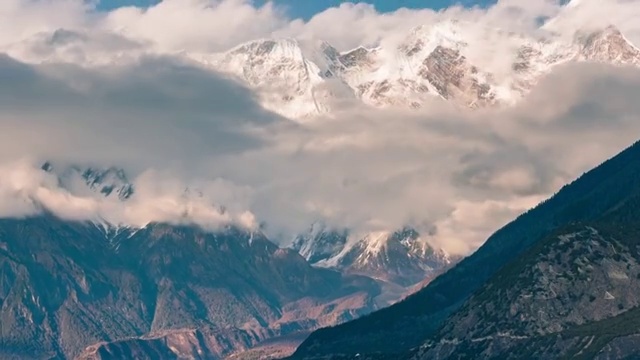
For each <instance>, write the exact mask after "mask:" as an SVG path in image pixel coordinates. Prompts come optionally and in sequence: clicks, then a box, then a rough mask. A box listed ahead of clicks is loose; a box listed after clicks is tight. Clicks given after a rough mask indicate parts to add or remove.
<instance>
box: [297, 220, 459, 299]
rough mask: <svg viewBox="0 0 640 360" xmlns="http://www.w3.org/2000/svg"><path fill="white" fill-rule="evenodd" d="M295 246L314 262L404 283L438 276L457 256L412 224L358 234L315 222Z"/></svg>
mask: <svg viewBox="0 0 640 360" xmlns="http://www.w3.org/2000/svg"><path fill="white" fill-rule="evenodd" d="M291 247H292V248H293V249H295V250H296V251H298V252H299V253H300V254H301V255H302V256H303V257H305V258H306V259H307V260H308V261H309V262H310V263H311V264H314V265H317V266H321V267H329V268H335V269H338V270H340V271H343V272H346V273H351V274H358V275H365V276H369V277H372V278H375V279H378V280H381V281H385V282H390V283H393V284H396V285H400V286H402V287H409V286H412V285H415V284H417V283H419V282H421V281H424V280H425V279H430V278H432V277H435V276H436V275H438V274H439V273H440V272H441V271H443V269H445V268H446V267H448V266H449V265H451V264H452V263H453V262H455V260H456V259H452V258H451V257H450V256H449V255H448V254H447V253H446V252H444V251H443V250H441V249H435V248H433V247H432V246H431V245H429V244H428V243H427V242H426V241H425V240H424V238H422V237H421V234H420V233H418V232H417V231H416V230H414V229H412V228H409V227H407V228H404V229H401V230H398V231H394V232H390V231H379V232H371V233H366V234H360V235H356V234H349V232H348V231H336V230H331V229H328V228H326V227H324V226H322V225H319V224H314V226H312V227H311V228H310V229H309V232H307V233H304V234H301V235H299V236H297V237H296V239H295V240H294V242H293V244H292V245H291Z"/></svg>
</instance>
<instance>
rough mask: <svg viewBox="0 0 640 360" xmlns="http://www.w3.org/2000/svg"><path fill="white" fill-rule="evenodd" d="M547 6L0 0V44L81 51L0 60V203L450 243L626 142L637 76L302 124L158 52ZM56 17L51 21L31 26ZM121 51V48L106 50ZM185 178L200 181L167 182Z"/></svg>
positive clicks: (511, 20)
mask: <svg viewBox="0 0 640 360" xmlns="http://www.w3.org/2000/svg"><path fill="white" fill-rule="evenodd" d="M586 1H587V0H584V2H586ZM607 2H608V3H611V4H614V5H615V6H614V7H613V9H614V10H610V8H608V7H607V8H606V9H607V10H606V11H607V12H611V14H609V15H611V17H610V18H612V19H616V21H620V24H621V27H622V28H623V29H624V27H626V29H627V31H628V32H629V34H631V35H630V36H634V35H633V34H634V31H636V30H634V29H635V27H636V26H637V25H635V24H634V23H631V22H629V21H625V19H626V18H625V14H623V13H622V12H623V11H624V12H625V13H626V14H627V15H628V14H632V15H633V14H636V12H634V11H636V10H637V9H638V8H640V6H638V2H628V1H627V2H623V1H614V0H608V1H607ZM585 9H586V10H581V11H584V14H583V15H580V13H577V12H576V13H573V15H571V14H569V15H563V16H572V17H573V19H575V20H572V21H576V22H579V21H590V20H589V19H591V16H592V15H589V14H591V12H592V8H591V5H588V7H585ZM616 9H617V10H616ZM560 11H561V8H560V7H559V6H557V4H554V3H553V2H550V1H523V0H520V1H517V0H509V1H506V0H503V1H501V2H500V3H499V4H498V5H497V6H495V7H492V8H490V9H462V8H452V9H449V10H446V11H444V12H441V13H436V12H433V11H430V10H423V11H409V10H401V11H397V12H395V13H391V14H379V13H377V12H375V11H374V10H373V8H371V7H370V6H368V5H364V4H358V5H352V4H343V5H342V6H340V7H339V8H335V9H331V10H328V11H327V12H325V13H322V14H319V15H317V16H316V17H314V18H313V19H311V20H310V21H309V22H307V23H304V22H302V21H300V20H295V21H290V20H288V19H286V17H285V16H284V15H283V13H282V12H281V11H280V10H278V9H276V8H274V7H273V6H272V5H265V6H264V7H261V8H256V7H253V6H251V5H250V3H248V2H246V1H238V0H233V1H231V0H228V1H204V0H198V1H196V0H192V1H179V0H170V1H165V2H164V3H161V4H160V5H157V6H155V7H152V8H150V9H148V10H141V9H136V8H126V9H120V10H117V11H115V12H111V13H106V14H105V13H99V12H96V11H95V10H93V9H92V8H91V7H87V6H86V5H84V4H83V3H82V2H80V1H71V0H69V1H63V2H58V1H43V0H39V1H35V0H34V1H17V0H10V1H8V2H2V4H0V24H2V25H0V26H1V28H0V30H2V29H5V28H6V29H5V30H6V31H5V32H0V33H1V34H2V35H0V47H5V48H6V47H8V48H9V49H10V54H12V55H14V56H16V57H20V58H22V59H25V60H28V61H30V62H34V63H39V62H40V60H52V59H54V60H55V59H57V60H60V59H70V60H71V62H72V63H81V64H85V65H86V63H87V62H89V63H92V64H94V65H96V64H98V65H99V66H94V67H87V68H82V67H78V66H75V65H72V64H40V65H27V64H24V63H21V62H19V61H15V60H12V59H10V58H2V59H0V78H2V79H4V80H3V81H2V82H0V164H3V165H2V167H0V175H2V176H0V198H2V199H3V200H6V201H2V202H0V216H9V215H11V216H25V215H29V214H33V213H35V212H37V211H39V210H40V209H41V208H45V209H47V210H49V211H53V212H54V213H56V214H58V215H59V216H63V217H65V218H70V219H85V218H102V219H107V220H109V221H112V222H116V223H128V224H133V225H136V226H140V225H143V224H145V223H147V222H149V221H167V222H184V221H187V222H194V223H197V224H201V225H204V226H209V227H215V226H219V225H220V224H226V223H228V222H232V223H237V224H244V225H247V226H256V225H255V224H256V223H257V222H265V223H266V224H267V225H266V226H267V227H266V231H268V232H269V233H271V234H277V235H282V234H286V236H290V235H291V234H292V233H295V232H297V231H301V230H303V229H306V228H307V227H308V226H309V224H310V223H311V222H313V221H316V220H324V221H325V222H326V223H328V224H329V225H332V226H336V227H349V228H352V229H355V230H358V231H375V230H388V229H390V228H395V227H400V226H403V225H406V224H412V225H415V226H418V227H425V228H429V229H431V228H433V227H434V226H435V228H436V231H435V232H434V234H433V236H432V237H431V238H430V241H431V242H433V243H435V244H438V245H440V246H443V247H445V248H446V249H448V250H449V251H451V252H452V253H467V252H468V251H470V250H472V249H474V248H475V247H477V246H479V245H480V244H481V243H482V241H484V240H485V239H486V237H487V235H489V233H490V232H491V231H493V230H495V229H496V228H497V227H499V226H500V225H502V224H504V223H505V222H507V221H508V220H510V219H511V218H513V217H514V216H515V215H516V214H517V213H519V212H521V211H523V210H525V209H527V208H528V207H530V206H532V205H534V204H535V203H536V202H537V201H539V200H540V199H543V198H544V197H545V196H548V195H549V194H551V193H553V192H554V191H555V190H557V189H558V188H559V187H560V186H561V185H562V184H563V183H565V182H567V181H569V180H571V179H572V178H574V177H575V176H577V175H579V174H580V173H581V172H583V171H585V170H587V169H589V168H591V167H592V166H594V165H596V164H597V163H599V162H600V161H602V160H604V159H605V158H607V157H609V156H612V155H614V154H615V153H616V152H617V151H619V150H621V149H622V148H623V147H624V146H625V145H627V144H630V143H631V142H632V141H634V140H636V139H635V137H636V135H635V134H638V133H640V132H639V130H640V121H639V119H638V114H640V108H639V106H640V105H639V104H638V102H637V100H636V97H637V96H636V94H637V93H638V91H639V90H640V76H639V75H638V73H637V72H636V71H633V70H629V69H609V68H606V67H598V66H577V67H574V68H570V69H560V70H559V71H558V72H557V73H556V74H554V75H553V76H552V77H550V78H549V79H547V80H545V81H544V82H543V83H542V84H540V85H539V87H538V88H537V90H535V91H534V92H533V93H532V94H531V96H530V97H529V98H528V99H527V101H525V102H523V103H522V104H520V105H519V106H518V107H516V108H513V109H506V110H492V111H476V112H464V111H457V110H452V109H449V108H446V107H440V106H438V105H436V104H434V105H433V106H432V107H430V108H429V109H428V111H425V112H422V113H420V112H402V111H391V110H386V111H381V110H376V111H372V110H370V109H362V108H346V109H344V110H343V111H342V112H339V113H337V114H335V116H334V118H332V119H322V120H323V121H316V122H314V123H312V124H308V125H306V126H301V125H297V124H293V123H291V122H289V121H287V120H285V119H282V118H280V117H278V116H276V115H274V114H272V113H269V112H267V111H265V110H263V109H262V108H261V107H260V106H259V105H258V104H257V103H256V99H255V95H254V94H253V93H252V92H251V91H250V90H248V89H246V88H243V87H242V86H239V85H238V84H236V83H234V82H232V81H230V80H228V79H226V78H225V77H224V76H221V75H219V74H215V73H213V72H209V71H205V70H203V69H198V68H194V67H192V66H190V65H188V64H185V63H183V62H181V61H180V60H179V59H177V58H176V57H174V56H171V54H172V53H174V52H177V51H181V50H187V51H196V52H211V51H218V50H221V49H225V48H228V47H231V46H233V45H236V44H237V43H238V42H241V41H245V40H249V39H252V38H256V37H262V36H270V35H272V34H274V35H277V36H292V35H295V36H300V37H322V38H325V39H327V40H329V41H330V42H332V43H333V44H335V45H336V46H338V47H340V48H342V49H346V48H349V47H353V46H355V45H358V44H361V43H376V42H378V41H381V40H382V41H390V42H393V41H397V38H396V36H398V37H399V36H404V34H406V32H407V31H408V29H409V28H411V27H413V26H414V25H418V24H424V23H431V22H436V21H439V20H442V19H447V18H452V17H455V18H459V19H462V20H464V21H467V22H469V23H472V24H475V25H477V26H479V28H482V27H483V26H498V27H502V28H505V29H517V30H519V31H537V30H536V29H535V28H536V21H537V20H538V19H539V17H540V16H553V15H555V14H557V13H559V12H560ZM230 14H240V15H241V16H236V17H233V16H231V15H230ZM576 14H578V15H576ZM580 19H582V20H580ZM576 26H577V25H576ZM60 28H64V29H67V30H68V31H58V32H57V33H54V34H53V35H51V33H49V35H47V34H46V32H52V31H55V30H57V29H60ZM639 28H640V27H639ZM344 29H351V30H349V31H348V32H345V31H344ZM474 29H477V28H474ZM43 32H45V34H43ZM400 34H401V35H400ZM508 45H509V44H497V45H496V47H495V49H493V50H492V52H493V51H494V50H495V51H507V50H508ZM500 46H503V47H504V49H502V50H499V49H500ZM131 54H134V55H135V57H139V58H138V60H137V61H135V62H132V63H129V62H126V61H125V62H122V63H121V62H118V61H117V60H118V59H121V56H129V55H131ZM495 54H496V52H493V55H495ZM476 56H478V57H479V58H480V57H482V56H483V53H482V52H478V54H477V55H476ZM87 59H90V60H91V61H88V60H87ZM23 158H30V159H34V160H33V161H18V159H23ZM45 159H48V160H54V161H58V162H61V163H67V164H70V163H73V164H88V165H97V166H111V165H116V166H122V167H124V168H125V169H126V170H127V171H129V172H130V173H131V174H133V177H134V178H135V180H134V181H135V184H136V188H137V191H136V194H135V195H134V197H133V198H132V199H131V200H130V201H128V202H126V203H125V204H123V203H120V202H118V201H116V200H112V199H103V198H99V197H96V196H93V195H90V194H86V193H79V192H74V191H71V192H69V191H67V190H66V189H62V188H60V187H58V184H57V182H56V179H55V178H53V177H52V176H50V175H47V174H46V173H44V172H42V171H40V170H38V169H37V166H35V165H36V164H37V163H38V161H43V160H45ZM154 169H155V170H154ZM186 187H189V188H192V189H201V190H202V194H203V196H199V195H197V194H187V195H185V192H184V189H185V188H186ZM285 240H286V238H285V239H284V240H283V241H285Z"/></svg>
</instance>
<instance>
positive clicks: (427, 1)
mask: <svg viewBox="0 0 640 360" xmlns="http://www.w3.org/2000/svg"><path fill="white" fill-rule="evenodd" d="M265 1H266V0H256V1H255V2H256V4H261V3H264V2H265ZM156 2H158V0H100V5H99V7H100V8H101V9H113V8H117V7H120V6H126V5H138V6H148V5H151V4H154V3H156ZM343 2H344V1H338V0H275V3H276V4H280V5H284V6H286V7H287V9H288V12H289V15H290V16H291V17H295V18H298V17H302V18H310V17H311V16H313V14H316V13H318V12H320V11H322V10H324V9H326V8H329V7H332V6H337V5H339V4H340V3H343ZM364 2H368V3H371V4H374V5H375V6H376V8H377V9H378V10H379V11H382V12H388V11H393V10H396V9H398V8H401V7H407V8H432V9H442V8H446V7H449V6H451V5H454V4H462V5H465V6H473V5H482V6H485V5H487V4H489V3H492V2H494V0H377V1H364Z"/></svg>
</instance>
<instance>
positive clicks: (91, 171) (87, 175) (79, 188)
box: [41, 162, 134, 201]
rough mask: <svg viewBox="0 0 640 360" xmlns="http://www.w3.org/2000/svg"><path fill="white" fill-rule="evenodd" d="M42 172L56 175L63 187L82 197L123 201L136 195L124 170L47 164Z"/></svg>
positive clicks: (43, 166)
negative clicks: (59, 166)
mask: <svg viewBox="0 0 640 360" xmlns="http://www.w3.org/2000/svg"><path fill="white" fill-rule="evenodd" d="M41 168H42V170H44V171H46V172H48V173H51V174H55V175H56V177H57V178H58V182H59V183H60V185H61V187H62V188H64V189H67V190H69V191H72V192H73V193H76V194H80V195H94V196H95V195H98V196H104V197H115V198H117V199H119V200H121V201H125V200H127V199H129V198H130V197H131V196H132V195H133V193H134V187H133V184H132V183H131V182H130V181H129V179H128V178H127V175H126V174H125V172H124V170H123V169H120V168H116V167H109V168H102V169H98V168H92V167H79V166H69V167H62V168H58V167H56V166H54V165H53V164H52V163H51V162H45V163H44V164H43V165H42V166H41Z"/></svg>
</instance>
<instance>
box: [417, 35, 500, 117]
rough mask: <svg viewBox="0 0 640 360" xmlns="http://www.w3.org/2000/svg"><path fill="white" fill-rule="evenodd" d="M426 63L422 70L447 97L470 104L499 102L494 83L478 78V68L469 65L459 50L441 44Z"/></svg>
mask: <svg viewBox="0 0 640 360" xmlns="http://www.w3.org/2000/svg"><path fill="white" fill-rule="evenodd" d="M423 65H424V68H423V69H421V71H420V72H419V73H418V74H419V75H420V76H422V77H424V78H425V79H427V80H428V81H429V82H430V83H431V84H432V85H433V86H434V87H435V88H436V89H437V90H438V93H439V94H440V95H441V96H442V97H443V98H445V99H448V100H456V101H457V102H460V103H463V104H465V105H467V106H469V107H480V106H486V105H489V104H492V103H494V102H495V97H496V96H495V94H494V93H493V92H492V89H491V85H490V84H489V83H488V82H485V81H482V80H480V79H478V77H477V74H478V69H477V68H476V67H475V66H471V65H469V64H468V62H467V59H466V58H465V57H464V56H462V55H461V54H460V52H459V51H457V50H452V49H448V48H445V47H442V46H438V47H436V49H435V50H434V51H433V52H432V53H431V54H430V55H429V56H428V57H427V58H426V59H425V60H424V62H423Z"/></svg>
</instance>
